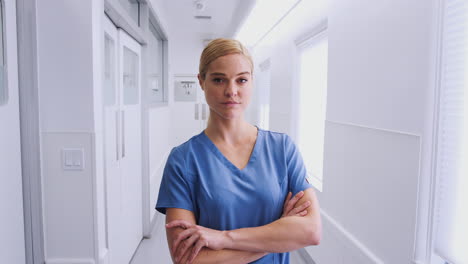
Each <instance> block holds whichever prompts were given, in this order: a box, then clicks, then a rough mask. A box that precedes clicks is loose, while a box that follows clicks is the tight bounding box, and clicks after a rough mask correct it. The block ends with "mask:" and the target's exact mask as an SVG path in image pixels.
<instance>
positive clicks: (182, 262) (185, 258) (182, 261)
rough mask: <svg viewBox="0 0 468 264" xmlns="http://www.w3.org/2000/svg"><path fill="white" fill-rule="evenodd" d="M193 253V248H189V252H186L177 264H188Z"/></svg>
mask: <svg viewBox="0 0 468 264" xmlns="http://www.w3.org/2000/svg"><path fill="white" fill-rule="evenodd" d="M191 253H192V250H190V249H189V250H187V252H185V255H183V256H181V258H180V259H179V261H178V262H176V263H177V264H187V263H188V260H189V257H190V254H191Z"/></svg>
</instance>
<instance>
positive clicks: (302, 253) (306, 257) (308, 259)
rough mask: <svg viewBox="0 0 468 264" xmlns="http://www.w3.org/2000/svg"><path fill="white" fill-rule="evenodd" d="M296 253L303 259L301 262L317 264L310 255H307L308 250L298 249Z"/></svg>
mask: <svg viewBox="0 0 468 264" xmlns="http://www.w3.org/2000/svg"><path fill="white" fill-rule="evenodd" d="M296 252H297V254H298V255H299V256H300V257H301V260H302V261H303V263H307V264H316V263H315V261H314V260H313V259H312V257H311V256H310V254H309V253H307V250H305V249H304V248H301V249H298V250H297V251H296Z"/></svg>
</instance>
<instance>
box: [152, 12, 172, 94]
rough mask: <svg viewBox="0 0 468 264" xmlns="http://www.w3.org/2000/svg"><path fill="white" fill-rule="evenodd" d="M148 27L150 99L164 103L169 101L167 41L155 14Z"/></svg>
mask: <svg viewBox="0 0 468 264" xmlns="http://www.w3.org/2000/svg"><path fill="white" fill-rule="evenodd" d="M148 27H149V32H148V33H149V34H148V55H149V56H148V60H147V65H148V87H149V98H148V99H149V102H150V103H164V102H167V90H166V87H167V83H166V74H167V73H166V65H167V63H166V60H167V59H166V50H167V48H166V47H167V41H166V39H165V37H164V34H163V33H162V31H161V30H160V28H159V27H158V23H157V21H156V18H155V16H153V15H150V19H149V23H148Z"/></svg>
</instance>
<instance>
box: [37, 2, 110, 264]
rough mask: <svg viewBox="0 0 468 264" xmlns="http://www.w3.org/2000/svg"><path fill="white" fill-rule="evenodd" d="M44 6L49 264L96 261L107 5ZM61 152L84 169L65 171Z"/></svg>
mask: <svg viewBox="0 0 468 264" xmlns="http://www.w3.org/2000/svg"><path fill="white" fill-rule="evenodd" d="M40 2H41V3H40V5H37V23H36V24H37V53H38V54H37V55H38V88H39V99H40V100H39V104H40V117H41V120H40V121H41V123H40V126H41V149H42V150H41V155H42V156H41V160H42V161H41V162H42V168H43V171H42V190H43V203H42V204H43V223H44V243H45V245H44V249H45V258H46V260H45V261H46V263H97V262H98V261H99V258H100V257H101V258H104V257H105V256H104V252H105V251H106V244H105V227H104V224H105V217H104V216H105V215H104V214H105V210H104V188H103V187H104V182H103V161H102V127H101V126H102V115H101V114H102V113H101V109H102V106H101V97H100V95H101V89H100V87H101V78H100V76H101V74H102V67H101V61H100V58H101V49H102V46H101V45H102V41H101V39H102V26H101V21H102V18H103V16H102V14H103V9H104V8H103V6H104V2H103V1H94V0H93V1H82V0H75V1H65V2H57V1H52V0H44V1H42V0H41V1H40ZM57 10H60V12H57ZM62 148H82V149H83V150H84V165H85V166H84V167H85V169H84V170H83V171H73V172H70V171H68V172H67V171H64V170H62V168H61V162H62V160H61V158H62V157H61V149H62Z"/></svg>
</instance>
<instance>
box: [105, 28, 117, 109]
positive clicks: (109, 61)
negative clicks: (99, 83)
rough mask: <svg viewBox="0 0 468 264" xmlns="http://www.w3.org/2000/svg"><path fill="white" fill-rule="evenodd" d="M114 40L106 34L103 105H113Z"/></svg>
mask: <svg viewBox="0 0 468 264" xmlns="http://www.w3.org/2000/svg"><path fill="white" fill-rule="evenodd" d="M115 91H116V87H115V42H114V40H113V39H112V38H111V37H110V36H109V35H107V34H106V36H105V44H104V90H103V103H104V105H115V102H116V98H115V94H116V93H115Z"/></svg>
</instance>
